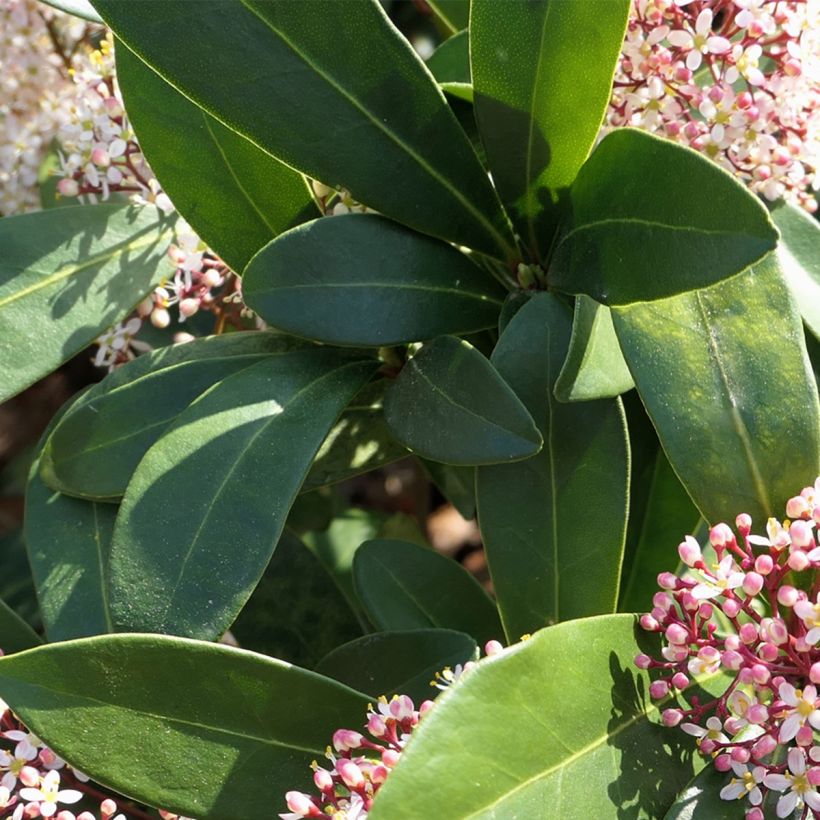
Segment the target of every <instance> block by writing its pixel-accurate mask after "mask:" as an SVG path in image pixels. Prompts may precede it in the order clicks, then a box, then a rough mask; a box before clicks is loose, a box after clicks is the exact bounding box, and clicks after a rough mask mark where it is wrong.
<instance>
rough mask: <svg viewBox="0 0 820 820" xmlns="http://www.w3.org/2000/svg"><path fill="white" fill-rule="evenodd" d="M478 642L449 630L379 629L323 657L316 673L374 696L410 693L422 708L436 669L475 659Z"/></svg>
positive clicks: (431, 691) (432, 693) (430, 696)
mask: <svg viewBox="0 0 820 820" xmlns="http://www.w3.org/2000/svg"><path fill="white" fill-rule="evenodd" d="M477 654H478V647H477V646H476V643H475V641H474V640H473V639H472V638H471V637H470V636H469V635H465V634H463V633H461V632H453V631H451V630H449V629H416V630H409V631H407V632H378V633H376V634H374V635H366V636H365V637H363V638H359V639H358V640H355V641H353V642H352V643H348V644H345V645H344V646H340V647H339V648H338V649H336V650H334V651H333V652H331V653H330V654H329V655H328V656H327V657H325V658H323V659H322V661H321V662H320V663H319V665H318V666H317V667H316V672H318V673H320V674H322V675H326V676H327V677H329V678H334V679H335V680H338V681H341V682H342V683H344V684H346V685H347V686H350V687H352V688H354V689H357V690H358V691H360V692H367V694H369V695H370V696H371V697H373V698H377V697H379V696H381V695H386V696H388V697H389V696H390V695H394V694H397V695H409V696H410V697H411V698H413V700H414V701H416V705H417V706H418V705H419V703H421V701H424V700H432V699H433V697H434V696H435V695H437V694H438V690H437V689H435V688H434V687H433V686H431V681H432V680H435V674H436V672H441V671H442V670H444V669H445V668H446V667H448V666H449V667H450V668H454V667H455V666H457V665H458V664H464V663H466V662H467V661H471V660H474V659H475V658H476V656H477Z"/></svg>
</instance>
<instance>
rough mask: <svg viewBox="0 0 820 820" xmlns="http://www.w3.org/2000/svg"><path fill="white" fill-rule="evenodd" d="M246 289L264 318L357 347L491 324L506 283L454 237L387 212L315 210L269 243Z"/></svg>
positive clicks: (250, 301) (251, 267)
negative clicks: (407, 224) (412, 226)
mask: <svg viewBox="0 0 820 820" xmlns="http://www.w3.org/2000/svg"><path fill="white" fill-rule="evenodd" d="M242 295H243V298H244V299H245V302H246V303H247V304H248V306H249V307H250V308H252V309H253V310H254V311H255V312H256V313H258V314H259V315H260V316H261V317H262V318H263V319H264V320H265V321H266V322H268V323H269V324H270V325H273V326H274V327H278V328H280V329H281V330H285V331H288V332H289V333H294V334H296V335H297V336H302V337H306V338H309V339H316V340H318V341H321V342H327V343H329V344H337V345H353V346H357V347H363V346H372V347H381V346H384V345H394V344H401V343H404V342H414V341H421V340H424V339H431V338H433V337H434V336H441V335H443V334H445V333H455V334H462V333H471V332H474V331H477V330H483V329H484V328H488V327H493V326H494V325H495V323H496V321H497V320H498V313H499V311H500V310H501V305H502V303H503V301H504V291H503V289H502V288H501V287H500V286H499V285H498V283H497V282H496V281H495V280H494V279H493V278H492V277H491V276H490V275H489V274H488V273H486V272H485V271H483V270H481V268H479V267H477V266H476V265H475V264H473V263H472V262H471V261H470V260H469V259H468V257H467V256H465V255H464V254H463V253H461V252H460V251H457V250H456V249H455V248H453V247H452V245H448V244H446V243H444V242H440V241H439V240H437V239H431V238H429V237H426V236H422V235H421V234H418V233H415V232H414V231H410V230H408V229H407V228H404V227H402V226H401V225H397V224H396V223H395V222H391V221H390V220H389V219H384V217H380V216H375V215H369V214H348V215H346V216H337V217H333V218H332V219H327V218H324V219H317V220H314V221H313V222H308V223H307V224H306V225H301V226H299V227H297V228H294V229H293V230H290V231H288V232H287V233H285V234H283V235H282V236H280V237H279V238H278V239H276V240H274V241H273V242H271V243H270V244H269V245H267V246H266V247H265V248H263V249H262V250H261V251H260V252H259V253H258V254H257V255H256V256H255V257H254V258H253V260H252V261H251V263H250V265H248V267H247V268H246V270H245V274H244V276H243V277H242Z"/></svg>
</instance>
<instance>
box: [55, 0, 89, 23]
mask: <svg viewBox="0 0 820 820" xmlns="http://www.w3.org/2000/svg"><path fill="white" fill-rule="evenodd" d="M41 2H43V3H47V4H48V5H49V6H53V7H54V8H55V9H59V10H60V11H64V12H66V13H68V14H73V15H74V16H75V17H81V18H82V19H83V20H88V21H90V22H92V23H102V18H101V17H100V15H99V14H97V12H96V11H94V7H93V6H92V5H91V3H89V2H88V0H41Z"/></svg>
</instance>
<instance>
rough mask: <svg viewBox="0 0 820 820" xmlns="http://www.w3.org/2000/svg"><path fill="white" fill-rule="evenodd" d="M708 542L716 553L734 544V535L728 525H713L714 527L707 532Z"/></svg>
mask: <svg viewBox="0 0 820 820" xmlns="http://www.w3.org/2000/svg"><path fill="white" fill-rule="evenodd" d="M709 541H710V543H711V544H712V546H713V547H714V548H715V549H716V550H718V551H719V550H721V549H723V548H724V547H728V546H732V545H734V544H735V543H736V541H735V534H734V533H733V532H732V529H731V527H730V526H729V525H728V524H715V526H714V527H712V529H711V530H709Z"/></svg>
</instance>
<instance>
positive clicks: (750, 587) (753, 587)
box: [743, 572, 763, 597]
mask: <svg viewBox="0 0 820 820" xmlns="http://www.w3.org/2000/svg"><path fill="white" fill-rule="evenodd" d="M761 589H763V576H762V575H758V573H756V572H747V573H746V577H745V578H744V579H743V591H744V592H745V593H746V594H747V595H749V596H750V597H754V596H755V595H757V593H758V592H760V590H761Z"/></svg>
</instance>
